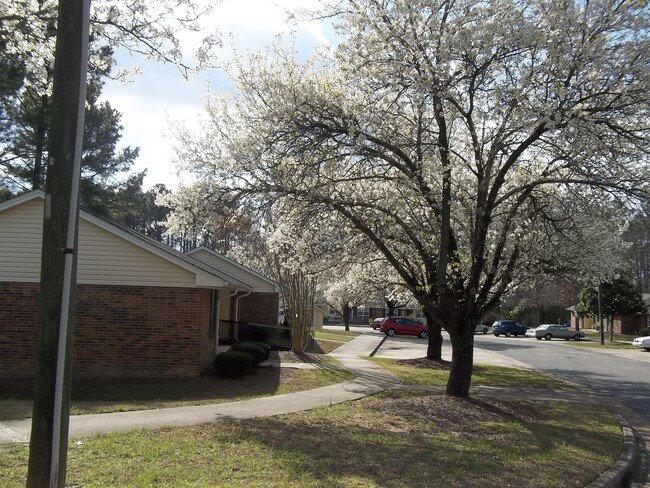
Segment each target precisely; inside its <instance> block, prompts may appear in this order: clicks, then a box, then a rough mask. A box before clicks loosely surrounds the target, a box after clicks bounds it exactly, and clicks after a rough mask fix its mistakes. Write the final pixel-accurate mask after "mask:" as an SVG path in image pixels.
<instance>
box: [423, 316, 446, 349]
mask: <svg viewBox="0 0 650 488" xmlns="http://www.w3.org/2000/svg"><path fill="white" fill-rule="evenodd" d="M422 313H424V317H425V318H426V320H427V327H428V329H429V344H428V346H427V359H430V360H432V361H440V360H442V327H440V324H438V323H436V321H435V320H434V319H433V317H432V316H431V314H429V313H427V311H426V310H424V309H423V310H422Z"/></svg>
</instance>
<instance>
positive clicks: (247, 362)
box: [214, 349, 253, 378]
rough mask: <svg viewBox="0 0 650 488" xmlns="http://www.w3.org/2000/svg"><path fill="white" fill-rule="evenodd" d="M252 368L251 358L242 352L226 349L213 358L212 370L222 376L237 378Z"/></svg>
mask: <svg viewBox="0 0 650 488" xmlns="http://www.w3.org/2000/svg"><path fill="white" fill-rule="evenodd" d="M252 367H253V356H252V355H251V354H249V353H247V352H244V351H236V350H233V349H228V350H227V351H226V352H220V353H219V354H217V355H216V357H215V358H214V369H216V370H217V373H219V374H220V375H222V376H226V377H228V378H239V377H241V376H243V375H245V374H246V373H248V372H249V371H250V370H251V368H252Z"/></svg>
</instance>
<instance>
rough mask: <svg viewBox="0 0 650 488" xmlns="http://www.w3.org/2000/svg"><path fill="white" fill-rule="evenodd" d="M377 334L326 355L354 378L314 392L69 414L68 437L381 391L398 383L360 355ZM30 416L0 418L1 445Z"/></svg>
mask: <svg viewBox="0 0 650 488" xmlns="http://www.w3.org/2000/svg"><path fill="white" fill-rule="evenodd" d="M381 340H382V337H380V336H371V335H366V334H364V335H361V336H359V337H357V338H356V339H354V340H353V341H350V342H348V343H346V344H344V345H342V346H341V347H339V348H338V349H337V350H336V351H335V352H333V353H332V354H331V355H332V356H333V357H335V358H336V359H338V360H339V361H340V362H341V364H342V365H343V367H344V368H345V369H348V370H350V371H351V372H352V373H354V375H355V376H356V378H355V379H354V380H352V381H347V382H344V383H338V384H334V385H330V386H324V387H322V388H316V389H313V390H308V391H302V392H297V393H289V394H286V395H276V396H271V397H264V398H256V399H253V400H245V401H240V402H232V403H219V404H212V405H198V406H192V407H175V408H165V409H156V410H139V411H132V412H115V413H102V414H93V415H72V416H70V430H69V435H70V438H75V437H88V436H92V435H94V434H100V433H109V432H125V431H129V430H136V429H156V428H160V427H181V426H189V425H196V424H202V423H205V422H213V421H215V420H223V419H229V418H230V419H235V418H236V419H246V418H253V417H266V416H272V415H281V414H286V413H293V412H299V411H303V410H310V409H312V408H316V407H321V406H325V405H333V404H336V403H342V402H346V401H349V400H357V399H359V398H363V397H364V396H367V395H372V394H374V393H377V392H380V391H382V390H386V389H388V388H391V387H393V386H395V385H397V384H399V383H400V380H399V378H397V377H395V376H394V375H392V374H391V373H389V372H388V371H386V370H385V369H383V368H381V367H380V366H378V365H376V364H374V363H372V362H370V361H366V360H365V359H362V358H363V357H364V356H365V357H367V356H369V355H370V353H371V352H372V351H373V350H374V349H375V348H376V347H377V346H378V344H379V343H380V342H381ZM30 429H31V420H30V419H26V420H6V421H1V422H0V444H3V443H4V444H6V443H13V442H28V441H29V435H30Z"/></svg>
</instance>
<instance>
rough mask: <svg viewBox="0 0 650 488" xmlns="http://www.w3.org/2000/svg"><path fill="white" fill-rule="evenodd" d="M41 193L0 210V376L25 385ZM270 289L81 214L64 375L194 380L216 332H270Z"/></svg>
mask: <svg viewBox="0 0 650 488" xmlns="http://www.w3.org/2000/svg"><path fill="white" fill-rule="evenodd" d="M43 202H44V193H43V192H42V191H40V190H35V191H32V192H29V193H26V194H23V195H21V196H18V197H16V198H13V199H11V200H7V201H5V202H2V203H0V376H3V377H19V376H31V375H33V371H34V367H35V357H34V350H35V345H36V332H37V310H38V296H39V287H40V285H39V282H40V265H41V263H40V261H41V241H42V223H43ZM278 300H279V295H278V291H277V289H276V287H275V285H274V284H273V282H272V281H270V280H268V279H266V278H264V277H262V276H261V275H259V274H258V273H256V272H254V271H252V270H250V269H248V268H246V267H244V266H242V265H240V264H238V263H236V262H234V261H232V260H230V259H227V258H225V257H224V256H221V255H220V254H218V253H216V252H214V251H211V250H209V249H205V248H199V249H195V250H194V251H191V252H189V253H187V254H182V253H180V252H178V251H176V250H174V249H172V248H170V247H168V246H165V245H163V244H161V243H159V242H157V241H154V240H152V239H149V238H147V237H144V236H142V235H141V234H139V233H137V232H134V231H132V230H130V229H126V228H124V227H121V226H118V225H116V224H114V223H112V222H110V221H108V220H106V219H104V218H102V217H98V216H96V215H93V214H91V213H89V212H86V211H84V210H81V211H80V215H79V252H78V268H77V290H76V321H75V339H74V359H73V372H74V375H75V376H77V377H81V376H85V377H100V376H187V375H197V374H199V373H200V372H201V371H203V370H204V369H205V368H206V367H207V366H209V365H210V364H211V363H212V360H213V358H214V355H215V353H216V350H217V347H218V345H219V344H218V342H219V339H218V337H219V322H220V321H223V320H231V321H236V320H241V321H251V322H257V323H263V324H269V325H274V324H275V323H276V320H277V310H278Z"/></svg>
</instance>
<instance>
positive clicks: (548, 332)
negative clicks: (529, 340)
mask: <svg viewBox="0 0 650 488" xmlns="http://www.w3.org/2000/svg"><path fill="white" fill-rule="evenodd" d="M526 335H527V336H529V337H534V338H535V339H537V340H538V341H541V340H542V339H544V340H547V341H550V340H551V339H554V338H555V339H566V340H567V341H568V340H569V339H573V340H574V341H579V340H580V339H582V338H583V337H584V336H585V333H584V332H582V331H581V330H573V329H568V328H567V327H565V326H564V325H557V324H542V325H540V326H539V327H537V328H536V329H529V330H528V331H527V332H526Z"/></svg>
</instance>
